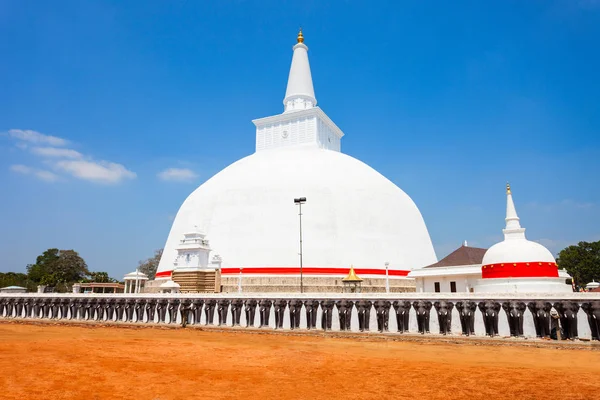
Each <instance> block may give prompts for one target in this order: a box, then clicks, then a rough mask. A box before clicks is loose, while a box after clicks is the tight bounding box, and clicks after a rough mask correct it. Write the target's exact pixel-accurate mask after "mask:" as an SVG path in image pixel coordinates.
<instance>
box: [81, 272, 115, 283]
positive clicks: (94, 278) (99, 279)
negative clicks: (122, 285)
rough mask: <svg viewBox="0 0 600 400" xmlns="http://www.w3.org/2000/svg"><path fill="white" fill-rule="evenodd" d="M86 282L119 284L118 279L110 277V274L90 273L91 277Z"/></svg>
mask: <svg viewBox="0 0 600 400" xmlns="http://www.w3.org/2000/svg"><path fill="white" fill-rule="evenodd" d="M85 282H95V283H114V282H117V280H116V279H114V278H111V277H110V276H108V272H103V271H100V272H90V277H89V278H88V279H85Z"/></svg>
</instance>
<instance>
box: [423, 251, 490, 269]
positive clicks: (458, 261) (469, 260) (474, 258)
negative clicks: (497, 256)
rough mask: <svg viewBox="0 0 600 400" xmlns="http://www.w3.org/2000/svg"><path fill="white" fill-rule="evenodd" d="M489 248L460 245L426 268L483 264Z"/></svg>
mask: <svg viewBox="0 0 600 400" xmlns="http://www.w3.org/2000/svg"><path fill="white" fill-rule="evenodd" d="M486 251H487V249H481V248H479V247H469V246H465V245H463V246H460V247H459V248H458V249H456V250H454V251H453V252H452V253H450V254H448V255H447V256H446V257H444V258H442V259H441V260H440V261H438V262H436V263H435V264H431V265H428V266H426V267H425V268H436V267H454V266H458V265H474V264H481V263H482V262H483V255H484V254H485V252H486Z"/></svg>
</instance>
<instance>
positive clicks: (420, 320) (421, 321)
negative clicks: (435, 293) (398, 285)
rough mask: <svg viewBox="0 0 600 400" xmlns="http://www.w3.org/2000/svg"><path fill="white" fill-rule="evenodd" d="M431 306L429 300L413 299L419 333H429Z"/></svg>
mask: <svg viewBox="0 0 600 400" xmlns="http://www.w3.org/2000/svg"><path fill="white" fill-rule="evenodd" d="M432 306H433V304H432V303H431V301H429V300H417V301H413V308H414V309H415V312H416V313H417V329H418V330H419V333H420V334H421V335H424V334H425V333H429V314H430V311H431V307H432Z"/></svg>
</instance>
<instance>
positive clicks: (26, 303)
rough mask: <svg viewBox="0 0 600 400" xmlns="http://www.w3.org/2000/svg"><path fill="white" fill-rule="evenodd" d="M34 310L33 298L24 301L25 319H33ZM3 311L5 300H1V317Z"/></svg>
mask: <svg viewBox="0 0 600 400" xmlns="http://www.w3.org/2000/svg"><path fill="white" fill-rule="evenodd" d="M32 308H33V299H32V298H31V297H27V298H25V299H24V300H23V310H24V316H23V318H29V317H31V312H32V311H31V310H32ZM3 311H4V306H3V300H0V317H1V316H2V312H3Z"/></svg>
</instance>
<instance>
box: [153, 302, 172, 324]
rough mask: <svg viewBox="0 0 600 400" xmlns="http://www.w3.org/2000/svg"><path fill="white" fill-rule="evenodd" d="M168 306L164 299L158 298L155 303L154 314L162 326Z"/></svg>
mask: <svg viewBox="0 0 600 400" xmlns="http://www.w3.org/2000/svg"><path fill="white" fill-rule="evenodd" d="M168 304H169V300H167V299H165V298H164V297H161V298H159V299H158V300H157V301H156V312H157V313H158V323H159V324H164V323H165V320H166V319H167V306H168Z"/></svg>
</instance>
